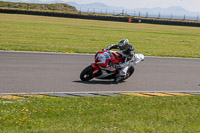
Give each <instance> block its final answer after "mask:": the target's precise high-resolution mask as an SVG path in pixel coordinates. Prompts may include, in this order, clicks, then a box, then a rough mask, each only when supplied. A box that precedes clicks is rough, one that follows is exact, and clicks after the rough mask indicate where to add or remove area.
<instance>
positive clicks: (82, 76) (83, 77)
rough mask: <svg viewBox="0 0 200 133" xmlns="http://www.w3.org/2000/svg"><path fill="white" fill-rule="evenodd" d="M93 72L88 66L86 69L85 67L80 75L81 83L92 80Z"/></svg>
mask: <svg viewBox="0 0 200 133" xmlns="http://www.w3.org/2000/svg"><path fill="white" fill-rule="evenodd" d="M93 71H94V68H93V67H92V66H91V65H90V66H88V67H86V68H85V69H84V70H83V71H82V72H81V74H80V79H81V80H82V81H89V80H91V79H92V78H93V76H92V75H91V74H92V72H93Z"/></svg>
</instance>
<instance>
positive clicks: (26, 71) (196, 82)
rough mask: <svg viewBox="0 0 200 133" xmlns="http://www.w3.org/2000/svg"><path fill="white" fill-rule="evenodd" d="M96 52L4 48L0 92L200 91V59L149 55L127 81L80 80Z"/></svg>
mask: <svg viewBox="0 0 200 133" xmlns="http://www.w3.org/2000/svg"><path fill="white" fill-rule="evenodd" d="M93 62H94V55H87V54H62V53H39V52H8V51H0V93H37V92H102V91H103V92H111V91H112V92H119V91H122V92H123V91H155V92H160V91H167V92H173V91H175V92H200V59H188V58H161V57H145V61H143V62H141V63H139V64H138V65H136V66H135V72H134V74H133V75H132V77H130V78H129V79H127V80H126V81H125V82H122V83H119V84H114V83H113V80H97V79H93V80H91V81H89V82H82V81H80V78H79V75H80V73H81V71H82V70H83V69H84V68H85V67H86V66H88V65H90V64H91V63H93Z"/></svg>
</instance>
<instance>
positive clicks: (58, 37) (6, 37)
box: [0, 14, 200, 58]
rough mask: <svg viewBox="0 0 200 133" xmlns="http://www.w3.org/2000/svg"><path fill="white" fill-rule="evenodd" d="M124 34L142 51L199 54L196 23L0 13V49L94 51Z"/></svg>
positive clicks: (198, 30)
mask: <svg viewBox="0 0 200 133" xmlns="http://www.w3.org/2000/svg"><path fill="white" fill-rule="evenodd" d="M123 38H128V39H129V40H130V43H132V44H134V46H135V49H136V52H137V53H142V54H144V55H150V56H173V57H196V58H199V57H200V29H199V28H198V27H183V26H166V25H152V24H134V23H123V22H111V21H96V20H83V19H71V18H57V17H44V16H28V15H11V14H0V50H17V51H53V52H75V53H95V52H97V51H99V50H101V49H103V48H105V47H107V46H109V45H111V44H117V43H118V41H119V40H120V39H123Z"/></svg>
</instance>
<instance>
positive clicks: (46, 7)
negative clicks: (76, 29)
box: [0, 0, 77, 12]
mask: <svg viewBox="0 0 200 133" xmlns="http://www.w3.org/2000/svg"><path fill="white" fill-rule="evenodd" d="M16 1H17V0H16ZM0 7H4V8H18V9H37V10H53V11H70V12H76V11H77V9H76V8H75V7H74V6H71V5H69V4H65V3H55V4H38V3H21V2H5V1H0Z"/></svg>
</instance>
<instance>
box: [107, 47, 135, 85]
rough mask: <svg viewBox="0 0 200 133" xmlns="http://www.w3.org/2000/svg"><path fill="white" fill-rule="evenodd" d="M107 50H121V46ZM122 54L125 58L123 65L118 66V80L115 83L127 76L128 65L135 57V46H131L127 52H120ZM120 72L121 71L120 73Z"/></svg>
mask: <svg viewBox="0 0 200 133" xmlns="http://www.w3.org/2000/svg"><path fill="white" fill-rule="evenodd" d="M106 49H107V50H111V49H119V50H120V48H119V45H114V44H112V45H110V46H108V47H107V48H106ZM120 54H121V55H122V57H123V61H124V62H123V63H120V64H118V65H117V66H116V68H117V71H118V74H116V79H115V81H116V82H118V81H120V80H121V79H122V78H123V77H125V76H126V73H127V71H128V67H127V66H128V65H129V62H130V61H131V60H132V59H133V56H135V48H134V46H133V45H131V44H129V46H128V49H126V50H125V51H122V50H120ZM119 70H120V71H119Z"/></svg>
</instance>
